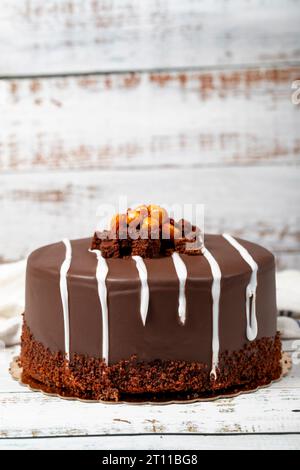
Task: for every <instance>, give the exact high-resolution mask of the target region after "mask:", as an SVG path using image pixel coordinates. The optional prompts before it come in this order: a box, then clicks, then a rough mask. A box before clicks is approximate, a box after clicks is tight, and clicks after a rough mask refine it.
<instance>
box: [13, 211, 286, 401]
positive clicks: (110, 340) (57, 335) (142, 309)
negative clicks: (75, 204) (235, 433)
mask: <svg viewBox="0 0 300 470" xmlns="http://www.w3.org/2000/svg"><path fill="white" fill-rule="evenodd" d="M143 207H144V206H142V208H141V207H139V208H137V209H136V210H135V214H133V215H130V211H131V210H129V211H128V212H127V214H126V215H125V217H124V216H119V215H118V216H117V217H115V218H114V219H113V221H112V224H111V227H110V229H109V230H106V231H102V232H97V233H96V234H95V235H94V237H93V238H92V240H91V239H90V238H86V239H80V240H73V241H69V240H63V241H62V242H59V243H55V244H52V245H49V246H45V247H42V248H39V249H38V250H36V251H34V252H33V253H32V254H31V255H30V257H29V259H28V265H27V277H26V307H25V314H24V325H23V334H22V347H21V356H20V363H21V366H22V368H23V377H22V378H23V382H27V383H32V384H39V386H40V387H41V388H42V389H44V390H46V391H51V392H56V393H59V394H61V395H65V396H72V397H78V398H85V399H92V400H100V399H102V400H112V401H118V400H122V399H127V400H133V401H139V400H140V399H143V398H145V397H147V398H148V399H151V400H163V399H172V398H176V399H179V398H184V399H189V398H197V397H202V396H213V395H214V394H216V393H217V392H218V393H220V392H221V393H223V392H230V391H237V390H247V389H253V388H255V387H257V386H261V385H266V384H268V383H270V382H271V381H272V380H275V379H277V378H279V377H280V374H281V365H280V359H281V343H280V338H279V335H278V334H277V332H276V301H275V265H274V257H273V255H272V254H271V253H270V252H269V251H267V250H266V249H264V248H262V247H261V246H259V245H257V244H254V243H251V242H249V241H246V240H242V239H239V238H234V237H232V236H230V235H228V234H223V235H206V236H205V240H204V242H205V243H204V244H203V240H202V235H201V231H200V230H199V229H198V228H197V227H194V226H192V225H191V224H189V223H188V222H186V221H184V220H181V221H179V222H175V221H174V220H173V219H170V218H168V216H167V214H166V213H165V212H164V210H163V209H160V208H159V209H157V214H155V209H153V214H152V213H151V207H154V206H150V209H149V207H148V208H146V209H145V212H143V210H144V209H143ZM155 207H157V206H155ZM149 210H150V215H149ZM147 211H148V212H147ZM131 212H132V211H131ZM137 213H138V217H137ZM154 219H155V220H154ZM132 221H134V222H135V233H133V231H132V233H130V229H131V228H132V227H131V226H130V223H131V222H132ZM125 228H127V230H125ZM152 229H153V230H152ZM167 229H168V230H167ZM149 231H151V234H152V235H153V234H154V235H155V236H153V237H151V236H149V235H150V234H149ZM166 231H169V234H170V236H169V238H168V237H165V236H164V234H165V232H166ZM112 232H114V235H115V236H113V234H112ZM121 232H122V233H121ZM147 237H148V238H147Z"/></svg>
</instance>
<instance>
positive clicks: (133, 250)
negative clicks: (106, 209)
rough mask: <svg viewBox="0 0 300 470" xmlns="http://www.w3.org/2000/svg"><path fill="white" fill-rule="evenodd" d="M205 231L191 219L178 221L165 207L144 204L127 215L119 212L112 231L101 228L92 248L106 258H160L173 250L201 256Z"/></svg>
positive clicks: (113, 219) (112, 220)
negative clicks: (192, 222)
mask: <svg viewBox="0 0 300 470" xmlns="http://www.w3.org/2000/svg"><path fill="white" fill-rule="evenodd" d="M203 248H204V246H203V240H202V233H201V231H200V229H199V228H198V227H196V226H195V225H192V224H191V223H190V222H189V221H187V220H184V219H180V220H179V221H178V222H176V221H175V220H174V219H173V218H171V217H169V215H168V212H167V211H166V209H164V208H163V207H161V206H158V205H155V204H150V205H148V206H146V205H144V204H142V205H139V206H137V207H135V208H133V209H132V208H129V209H128V210H127V212H126V214H115V215H114V216H113V217H112V219H111V223H110V229H109V230H103V231H97V232H96V233H95V234H94V237H93V240H92V246H91V249H92V250H100V251H101V254H102V256H103V257H104V258H126V257H128V256H141V257H142V258H157V257H159V256H171V255H172V254H173V253H175V252H177V253H181V254H188V255H200V254H202V251H203Z"/></svg>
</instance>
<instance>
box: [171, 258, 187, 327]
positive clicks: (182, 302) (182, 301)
mask: <svg viewBox="0 0 300 470" xmlns="http://www.w3.org/2000/svg"><path fill="white" fill-rule="evenodd" d="M172 259H173V263H174V266H175V270H176V273H177V276H178V279H179V298H178V315H179V319H180V321H181V323H182V324H183V325H184V323H185V320H186V297H185V284H186V279H187V269H186V265H185V263H184V261H183V260H182V258H181V257H180V255H179V254H178V253H173V254H172Z"/></svg>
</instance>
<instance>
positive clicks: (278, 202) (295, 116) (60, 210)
mask: <svg viewBox="0 0 300 470" xmlns="http://www.w3.org/2000/svg"><path fill="white" fill-rule="evenodd" d="M299 18H300V2H299V0H275V1H274V0H273V1H270V0H248V1H246V0H243V1H235V0H227V1H225V0H217V1H214V2H212V1H210V0H202V1H193V0H186V1H184V2H182V1H179V0H172V1H171V0H168V1H167V0H165V1H150V0H149V1H148V0H145V1H143V2H139V1H138V0H128V1H126V2H124V1H121V0H93V1H92V0H88V1H82V0H71V1H65V0H60V1H56V0H55V1H47V2H43V1H42V0H10V1H8V0H0V216H1V230H0V260H2V261H8V260H13V259H18V258H20V257H22V256H25V255H26V254H27V253H28V252H29V251H30V250H32V249H34V248H35V247H36V246H38V245H41V244H44V243H47V242H51V241H54V240H57V239H60V238H62V237H63V236H70V237H77V236H85V235H89V234H90V233H91V232H92V230H93V227H94V224H95V211H96V207H97V205H98V204H100V203H101V202H108V201H110V200H113V201H114V202H115V201H116V198H117V196H118V194H128V197H129V201H130V202H133V201H137V200H140V201H143V200H146V201H152V200H155V201H156V202H168V203H170V202H172V200H174V199H176V202H178V201H183V202H203V203H205V204H206V229H207V231H218V232H220V231H223V230H228V231H231V232H232V233H233V234H238V235H240V236H244V237H245V238H249V239H252V240H254V241H258V242H261V243H263V244H264V245H266V246H267V247H268V248H270V249H271V250H273V251H274V252H275V253H276V255H277V258H278V267H279V268H284V267H287V266H289V267H298V266H299V261H300V244H299V242H300V218H299V210H298V207H299V203H300V192H299V176H300V175H299V156H300V137H299V122H300V119H299V117H300V105H294V104H292V101H291V94H292V90H291V85H292V82H293V81H294V80H296V79H300V47H299V45H300V30H299ZM83 170H84V171H83ZM154 182H155V184H153V183H154Z"/></svg>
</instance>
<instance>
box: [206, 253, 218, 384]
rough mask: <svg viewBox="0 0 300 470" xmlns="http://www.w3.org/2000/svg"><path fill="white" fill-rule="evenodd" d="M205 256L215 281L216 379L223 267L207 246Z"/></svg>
mask: <svg viewBox="0 0 300 470" xmlns="http://www.w3.org/2000/svg"><path fill="white" fill-rule="evenodd" d="M203 256H204V257H205V258H206V259H207V261H208V263H209V265H210V269H211V273H212V277H213V282H212V286H211V295H212V301H213V306H212V317H213V322H212V323H213V324H212V368H211V372H210V375H213V376H214V378H215V379H216V377H217V366H218V363H219V349H220V339H219V310H220V294H221V277H222V273H221V269H220V266H219V265H218V263H217V261H216V260H215V258H214V257H213V255H212V254H211V253H210V251H209V250H208V249H207V248H204V250H203Z"/></svg>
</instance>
